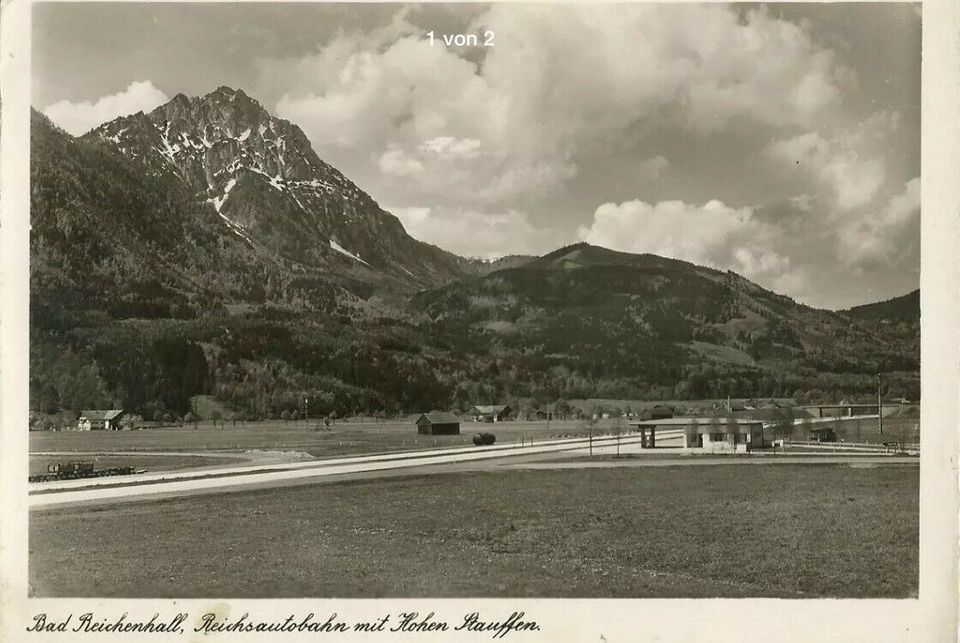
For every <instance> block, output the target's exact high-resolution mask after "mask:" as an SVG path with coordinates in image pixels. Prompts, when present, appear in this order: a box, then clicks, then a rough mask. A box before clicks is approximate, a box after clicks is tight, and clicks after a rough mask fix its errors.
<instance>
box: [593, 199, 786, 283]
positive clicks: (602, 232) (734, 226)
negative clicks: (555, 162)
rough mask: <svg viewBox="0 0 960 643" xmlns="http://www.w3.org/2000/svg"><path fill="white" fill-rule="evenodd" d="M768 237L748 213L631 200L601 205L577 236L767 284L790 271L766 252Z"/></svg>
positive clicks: (713, 205) (712, 204)
mask: <svg viewBox="0 0 960 643" xmlns="http://www.w3.org/2000/svg"><path fill="white" fill-rule="evenodd" d="M770 232H771V229H770V227H769V226H767V225H765V224H764V223H762V222H760V221H758V220H757V219H756V218H755V217H754V213H753V209H752V208H733V207H730V206H728V205H726V204H724V203H722V202H720V201H717V200H713V201H709V202H707V203H705V204H703V205H698V204H689V203H684V202H683V201H661V202H659V203H656V204H651V203H646V202H644V201H640V200H635V201H626V202H624V203H620V204H616V203H605V204H603V205H601V206H600V207H598V208H597V209H596V211H595V212H594V214H593V221H592V222H591V224H590V225H589V226H582V227H581V228H580V231H579V234H580V238H581V239H582V240H584V241H587V242H589V243H593V244H596V245H600V246H604V247H607V248H614V249H616V250H622V251H625V252H634V253H652V254H657V255H663V256H667V257H674V258H677V259H683V260H685V261H690V262H692V263H696V264H699V265H705V266H710V267H714V268H718V269H722V270H734V271H736V272H739V273H741V274H743V275H745V276H747V277H749V278H751V279H758V278H765V279H766V280H767V281H769V279H770V278H779V277H781V276H783V275H785V274H787V273H789V272H790V270H791V262H790V259H789V258H788V257H785V256H782V255H781V254H779V253H778V252H776V251H775V250H774V249H772V248H771V246H770V244H769V241H770V239H769V238H768V237H769V236H770V235H769V233H770Z"/></svg>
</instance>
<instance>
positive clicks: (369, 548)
mask: <svg viewBox="0 0 960 643" xmlns="http://www.w3.org/2000/svg"><path fill="white" fill-rule="evenodd" d="M918 500H919V467H904V466H901V467H876V468H851V467H850V466H843V465H803V466H791V465H779V466H770V467H733V466H705V467H669V468H639V469H589V470H563V471H516V470H514V471H503V472H490V473H477V472H473V473H464V474H449V475H434V476H422V477H409V478H392V479H388V480H367V481H356V482H351V483H341V484H329V485H313V486H304V487H287V488H276V489H266V490H257V491H247V492H239V493H231V494H224V495H211V496H195V497H189V498H183V499H177V500H164V501H157V502H147V503H131V504H121V505H116V506H112V507H111V506H107V507H101V508H74V509H65V510H56V511H44V512H36V513H33V514H32V515H31V517H30V582H31V587H32V590H33V592H34V593H35V594H36V595H39V596H104V597H111V596H112V597H118V596H123V597H169V596H179V597H198V596H223V597H294V596H304V597H306V596H316V597H321V596H322V597H384V596H431V597H441V596H442V597H450V596H545V597H546V596H555V597H705V596H726V597H743V596H776V597H810V596H837V597H910V596H915V595H916V591H917V584H918V512H919V510H918V505H919V502H918Z"/></svg>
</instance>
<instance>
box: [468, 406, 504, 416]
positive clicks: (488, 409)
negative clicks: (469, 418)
mask: <svg viewBox="0 0 960 643" xmlns="http://www.w3.org/2000/svg"><path fill="white" fill-rule="evenodd" d="M473 408H475V409H477V410H478V411H480V412H481V413H483V414H484V415H496V414H498V413H503V412H504V411H505V410H506V409H509V408H510V405H509V404H502V405H498V404H489V405H484V406H480V405H477V406H475V407H473Z"/></svg>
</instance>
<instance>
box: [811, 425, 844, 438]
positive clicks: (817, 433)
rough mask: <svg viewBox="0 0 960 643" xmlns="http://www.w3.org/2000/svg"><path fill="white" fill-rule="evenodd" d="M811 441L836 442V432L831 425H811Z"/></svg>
mask: <svg viewBox="0 0 960 643" xmlns="http://www.w3.org/2000/svg"><path fill="white" fill-rule="evenodd" d="M810 441H811V442H836V441H837V432H836V431H835V430H834V429H833V427H832V426H812V427H810Z"/></svg>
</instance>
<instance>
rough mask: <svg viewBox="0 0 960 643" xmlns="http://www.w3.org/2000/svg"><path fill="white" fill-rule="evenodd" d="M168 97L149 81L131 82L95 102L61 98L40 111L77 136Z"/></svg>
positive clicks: (149, 109) (158, 104)
mask: <svg viewBox="0 0 960 643" xmlns="http://www.w3.org/2000/svg"><path fill="white" fill-rule="evenodd" d="M169 100H170V99H169V98H168V97H167V95H166V94H164V93H163V92H162V91H160V90H159V89H157V88H156V87H154V86H153V83H152V82H151V81H149V80H146V81H134V82H132V83H130V85H129V86H128V87H127V88H126V89H125V90H123V91H122V92H118V93H116V94H111V95H109V96H103V97H101V98H99V99H97V101H96V102H90V101H80V102H77V103H74V102H71V101H68V100H61V101H59V102H56V103H53V104H52V105H49V106H47V107H46V109H44V110H43V113H44V114H46V115H47V117H48V118H49V119H50V120H52V121H53V122H54V123H56V124H57V125H59V126H60V127H61V128H63V129H64V130H66V131H67V132H69V133H70V134H73V135H74V136H79V135H81V134H85V133H86V132H88V131H90V130H91V129H93V128H94V127H97V126H98V125H102V124H103V123H106V122H107V121H111V120H113V119H115V118H117V117H119V116H128V115H130V114H136V113H137V112H141V111H142V112H149V111H151V110H153V109H154V108H156V107H158V106H160V105H162V104H164V103H166V102H168V101H169Z"/></svg>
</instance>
